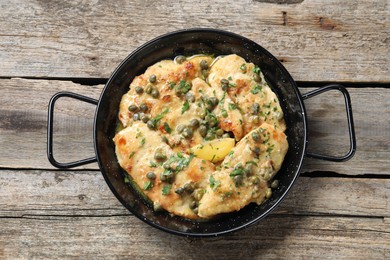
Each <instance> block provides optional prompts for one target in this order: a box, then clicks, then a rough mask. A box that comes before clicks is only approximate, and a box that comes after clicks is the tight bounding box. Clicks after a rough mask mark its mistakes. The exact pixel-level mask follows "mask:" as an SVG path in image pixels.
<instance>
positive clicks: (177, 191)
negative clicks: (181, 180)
mask: <svg viewBox="0 0 390 260" xmlns="http://www.w3.org/2000/svg"><path fill="white" fill-rule="evenodd" d="M175 192H176V193H177V194H179V195H182V194H183V193H184V188H183V187H179V188H177V189H175Z"/></svg>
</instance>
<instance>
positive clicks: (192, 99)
mask: <svg viewBox="0 0 390 260" xmlns="http://www.w3.org/2000/svg"><path fill="white" fill-rule="evenodd" d="M186 100H187V101H188V102H191V103H194V102H195V96H194V93H192V92H187V94H186Z"/></svg>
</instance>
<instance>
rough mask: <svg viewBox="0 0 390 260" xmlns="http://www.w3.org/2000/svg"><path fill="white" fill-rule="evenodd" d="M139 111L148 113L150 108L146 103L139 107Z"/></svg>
mask: <svg viewBox="0 0 390 260" xmlns="http://www.w3.org/2000/svg"><path fill="white" fill-rule="evenodd" d="M139 109H140V110H141V111H142V112H146V111H148V109H149V107H148V105H146V103H141V105H140V106H139Z"/></svg>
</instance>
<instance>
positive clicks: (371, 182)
mask: <svg viewBox="0 0 390 260" xmlns="http://www.w3.org/2000/svg"><path fill="white" fill-rule="evenodd" d="M389 191H390V179H366V178H310V177H300V178H299V179H298V181H297V183H296V184H295V186H294V188H293V189H292V192H291V193H290V194H289V195H288V196H287V198H286V200H285V201H283V202H282V204H281V205H280V207H278V209H277V210H276V211H275V212H274V213H273V214H276V215H280V214H282V215H286V214H287V215H293V214H296V215H304V216H307V215H312V216H313V215H314V216H316V215H338V216H340V215H342V216H370V217H389V216H390V208H389V206H390V205H389V203H388V194H389ZM0 198H1V200H0V217H28V216H30V217H34V216H35V217H36V216H40V215H57V216H112V215H122V214H124V215H126V214H128V212H127V211H126V209H125V208H124V207H123V206H122V205H121V204H120V203H119V202H118V201H117V199H116V198H115V196H114V195H113V194H112V193H111V191H110V190H109V188H108V186H107V184H106V182H105V181H104V179H103V176H102V175H101V173H100V172H98V171H93V172H90V171H75V172H72V171H34V170H30V171H16V170H2V171H0ZM362 198H364V199H362Z"/></svg>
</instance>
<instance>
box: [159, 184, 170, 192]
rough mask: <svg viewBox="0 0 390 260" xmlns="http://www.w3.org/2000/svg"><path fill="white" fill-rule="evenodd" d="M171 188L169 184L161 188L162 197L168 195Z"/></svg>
mask: <svg viewBox="0 0 390 260" xmlns="http://www.w3.org/2000/svg"><path fill="white" fill-rule="evenodd" d="M171 187H172V185H170V184H165V185H164V187H163V188H162V191H161V192H162V195H168V194H169V193H170V192H171Z"/></svg>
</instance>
